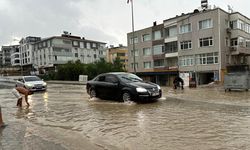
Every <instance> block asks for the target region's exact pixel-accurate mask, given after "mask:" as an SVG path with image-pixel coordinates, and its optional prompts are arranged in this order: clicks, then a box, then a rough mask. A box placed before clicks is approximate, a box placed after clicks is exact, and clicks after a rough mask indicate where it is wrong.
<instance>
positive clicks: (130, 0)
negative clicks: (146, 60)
mask: <svg viewBox="0 0 250 150" xmlns="http://www.w3.org/2000/svg"><path fill="white" fill-rule="evenodd" d="M129 2H131V15H132V36H133V37H132V42H133V43H132V44H133V56H134V57H133V64H134V65H133V68H134V73H135V74H136V66H135V29H134V9H133V0H128V1H127V3H129Z"/></svg>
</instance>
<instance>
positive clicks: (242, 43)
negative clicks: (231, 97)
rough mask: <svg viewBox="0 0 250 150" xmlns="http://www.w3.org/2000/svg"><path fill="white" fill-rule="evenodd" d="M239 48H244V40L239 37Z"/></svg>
mask: <svg viewBox="0 0 250 150" xmlns="http://www.w3.org/2000/svg"><path fill="white" fill-rule="evenodd" d="M239 46H244V38H243V37H239Z"/></svg>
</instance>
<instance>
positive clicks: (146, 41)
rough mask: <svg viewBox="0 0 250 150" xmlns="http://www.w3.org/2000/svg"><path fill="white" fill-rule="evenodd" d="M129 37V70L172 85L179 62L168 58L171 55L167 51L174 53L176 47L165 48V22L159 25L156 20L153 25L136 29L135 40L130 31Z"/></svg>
mask: <svg viewBox="0 0 250 150" xmlns="http://www.w3.org/2000/svg"><path fill="white" fill-rule="evenodd" d="M127 39H128V56H129V57H128V58H129V59H128V64H129V65H128V71H129V72H136V74H138V75H139V76H141V77H142V78H144V79H145V80H149V81H152V82H155V83H158V84H162V85H170V84H171V81H172V80H173V78H174V76H176V75H177V73H178V70H177V64H176V63H174V62H173V61H172V60H171V59H167V58H168V57H170V55H167V53H172V52H173V51H174V49H172V48H170V46H169V49H167V50H165V46H164V42H165V30H164V24H159V25H157V24H156V22H154V23H153V26H152V27H148V28H145V29H142V30H138V31H135V32H134V40H133V33H128V35H127ZM133 42H134V47H135V48H134V49H135V51H134V50H133ZM171 57H172V55H171ZM134 64H135V68H134ZM134 69H135V70H134Z"/></svg>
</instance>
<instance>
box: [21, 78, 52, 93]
mask: <svg viewBox="0 0 250 150" xmlns="http://www.w3.org/2000/svg"><path fill="white" fill-rule="evenodd" d="M18 86H22V87H25V88H27V89H29V90H31V91H45V90H46V89H47V83H46V82H44V81H43V80H42V79H40V78H39V77H37V76H23V77H21V78H19V79H18V80H17V82H16V87H18Z"/></svg>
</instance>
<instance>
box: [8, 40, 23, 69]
mask: <svg viewBox="0 0 250 150" xmlns="http://www.w3.org/2000/svg"><path fill="white" fill-rule="evenodd" d="M20 53H21V52H20V45H13V46H12V48H11V55H10V59H11V66H19V67H20V66H21V59H20V58H21V57H20Z"/></svg>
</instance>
